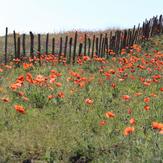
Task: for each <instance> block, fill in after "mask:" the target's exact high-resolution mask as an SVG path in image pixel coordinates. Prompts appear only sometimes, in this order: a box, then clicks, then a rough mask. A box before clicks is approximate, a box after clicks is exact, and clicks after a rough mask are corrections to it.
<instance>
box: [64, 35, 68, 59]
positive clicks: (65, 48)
mask: <svg viewBox="0 0 163 163" xmlns="http://www.w3.org/2000/svg"><path fill="white" fill-rule="evenodd" d="M67 43H68V36H66V38H65V47H64V58H66V56H67Z"/></svg>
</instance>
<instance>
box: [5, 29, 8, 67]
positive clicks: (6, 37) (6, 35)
mask: <svg viewBox="0 0 163 163" xmlns="http://www.w3.org/2000/svg"><path fill="white" fill-rule="evenodd" d="M7 39H8V28H7V27H6V34H5V64H7Z"/></svg>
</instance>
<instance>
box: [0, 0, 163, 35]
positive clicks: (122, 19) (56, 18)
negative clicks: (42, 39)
mask: <svg viewBox="0 0 163 163" xmlns="http://www.w3.org/2000/svg"><path fill="white" fill-rule="evenodd" d="M0 5H1V9H0V20H1V24H0V34H2V33H4V31H5V27H6V26H7V27H9V31H10V32H12V31H13V30H14V29H15V30H16V31H17V32H21V33H22V32H26V33H28V32H29V31H30V30H32V31H33V32H36V33H39V32H41V33H46V32H58V31H65V30H71V29H83V30H84V29H85V30H98V29H106V28H109V27H120V28H125V27H133V26H134V25H137V24H138V23H139V22H140V23H141V22H142V21H143V20H144V19H145V18H151V17H153V16H154V15H160V14H163V0H135V1H132V0H0Z"/></svg>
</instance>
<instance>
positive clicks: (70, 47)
mask: <svg viewBox="0 0 163 163" xmlns="http://www.w3.org/2000/svg"><path fill="white" fill-rule="evenodd" d="M72 41H73V38H72V37H71V38H70V41H69V57H68V60H67V63H71V52H72Z"/></svg>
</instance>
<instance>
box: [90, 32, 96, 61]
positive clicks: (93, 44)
mask: <svg viewBox="0 0 163 163" xmlns="http://www.w3.org/2000/svg"><path fill="white" fill-rule="evenodd" d="M95 38H96V36H95V35H93V43H92V54H91V58H93V55H94V46H95Z"/></svg>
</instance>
